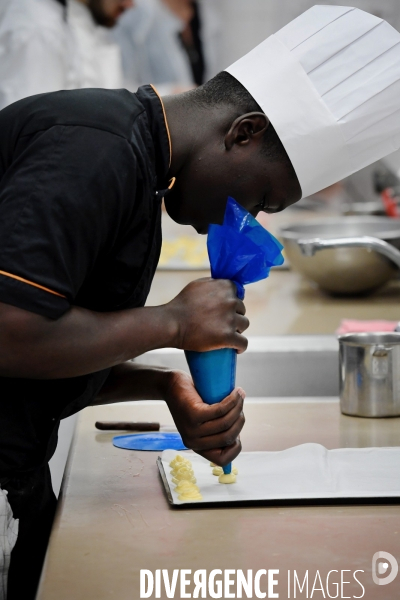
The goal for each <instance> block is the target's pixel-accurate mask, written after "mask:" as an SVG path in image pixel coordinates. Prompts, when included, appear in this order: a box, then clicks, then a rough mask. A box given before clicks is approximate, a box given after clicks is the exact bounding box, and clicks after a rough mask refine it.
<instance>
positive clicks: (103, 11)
mask: <svg viewBox="0 0 400 600" xmlns="http://www.w3.org/2000/svg"><path fill="white" fill-rule="evenodd" d="M132 6H133V0H69V1H68V22H69V25H70V28H71V32H72V35H73V38H74V41H75V43H76V49H77V53H78V56H79V78H80V85H79V87H82V88H86V87H100V88H108V89H113V88H121V87H124V77H123V73H122V60H121V51H120V48H119V46H118V44H116V42H115V41H114V40H113V39H112V37H111V35H110V31H109V30H110V29H112V28H113V27H115V25H116V24H117V21H118V19H119V17H120V16H121V15H122V13H123V12H124V11H125V10H127V9H128V8H132Z"/></svg>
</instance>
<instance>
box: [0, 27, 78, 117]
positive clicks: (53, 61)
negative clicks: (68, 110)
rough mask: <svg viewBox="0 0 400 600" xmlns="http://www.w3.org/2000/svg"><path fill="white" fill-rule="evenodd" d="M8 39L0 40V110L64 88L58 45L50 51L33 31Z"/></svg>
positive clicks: (64, 75)
mask: <svg viewBox="0 0 400 600" xmlns="http://www.w3.org/2000/svg"><path fill="white" fill-rule="evenodd" d="M12 37H13V36H7V37H6V39H4V38H3V39H2V38H1V37H0V109H2V108H4V107H5V106H7V105H8V104H11V103H12V102H16V101H17V100H20V99H21V98H26V96H32V95H34V94H41V93H44V92H53V91H57V90H62V89H65V88H66V87H68V81H67V74H66V65H65V56H64V52H63V50H64V49H63V48H62V47H60V44H59V43H57V44H56V47H54V45H53V44H51V43H49V40H48V39H46V36H43V35H41V34H40V32H37V31H32V32H29V33H28V34H27V35H24V36H17V37H18V39H12ZM10 38H11V39H10Z"/></svg>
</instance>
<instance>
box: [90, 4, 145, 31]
mask: <svg viewBox="0 0 400 600" xmlns="http://www.w3.org/2000/svg"><path fill="white" fill-rule="evenodd" d="M133 5H134V0H88V7H89V10H90V12H91V13H92V15H93V18H94V20H95V21H96V23H97V24H98V25H103V27H114V26H115V25H116V24H117V21H118V18H119V17H120V16H121V15H122V13H123V12H125V11H126V10H127V9H128V8H132V6H133Z"/></svg>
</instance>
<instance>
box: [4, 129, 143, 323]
mask: <svg viewBox="0 0 400 600" xmlns="http://www.w3.org/2000/svg"><path fill="white" fill-rule="evenodd" d="M18 144H19V146H18V147H17V148H16V150H15V157H14V161H13V163H12V165H11V166H10V167H9V169H8V170H7V172H6V173H5V175H4V176H3V178H2V180H1V181H0V302H4V303H7V304H12V305H14V306H17V307H19V308H23V309H25V310H29V311H32V312H35V313H38V314H41V315H44V316H47V317H49V318H58V317H60V316H61V315H63V314H64V313H65V312H66V311H67V310H68V309H69V307H70V306H71V305H72V304H74V299H75V298H76V296H77V294H78V292H79V290H80V288H81V287H82V285H83V284H84V282H85V279H86V278H87V277H88V276H89V275H90V273H91V272H92V271H93V270H94V268H97V269H98V266H99V261H100V262H101V258H102V257H104V256H107V254H108V253H109V252H110V251H111V249H112V248H113V246H114V245H115V243H116V241H117V240H118V236H119V235H121V232H123V230H124V225H125V223H126V221H127V219H128V218H129V212H130V211H132V208H133V205H134V198H135V189H136V160H135V155H134V153H133V150H132V147H131V146H130V144H129V142H128V141H127V140H126V139H124V138H123V137H120V136H118V135H115V134H113V133H109V132H106V131H102V130H100V129H96V128H90V127H82V126H55V127H52V128H50V129H49V130H46V131H44V132H39V133H37V134H35V136H34V137H33V138H32V139H30V140H29V141H27V140H23V139H22V140H19V143H18Z"/></svg>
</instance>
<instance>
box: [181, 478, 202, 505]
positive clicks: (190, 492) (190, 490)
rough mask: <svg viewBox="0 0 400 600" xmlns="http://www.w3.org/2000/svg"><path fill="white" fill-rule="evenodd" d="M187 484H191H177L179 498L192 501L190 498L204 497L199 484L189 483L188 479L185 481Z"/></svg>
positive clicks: (200, 498)
mask: <svg viewBox="0 0 400 600" xmlns="http://www.w3.org/2000/svg"><path fill="white" fill-rule="evenodd" d="M185 483H186V484H189V485H185V486H181V487H179V486H176V491H177V492H178V494H179V495H178V498H179V500H182V501H184V500H186V501H188V500H189V501H190V500H202V499H203V497H202V495H201V494H200V490H199V488H198V487H197V485H194V483H189V482H188V481H186V482H185Z"/></svg>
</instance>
